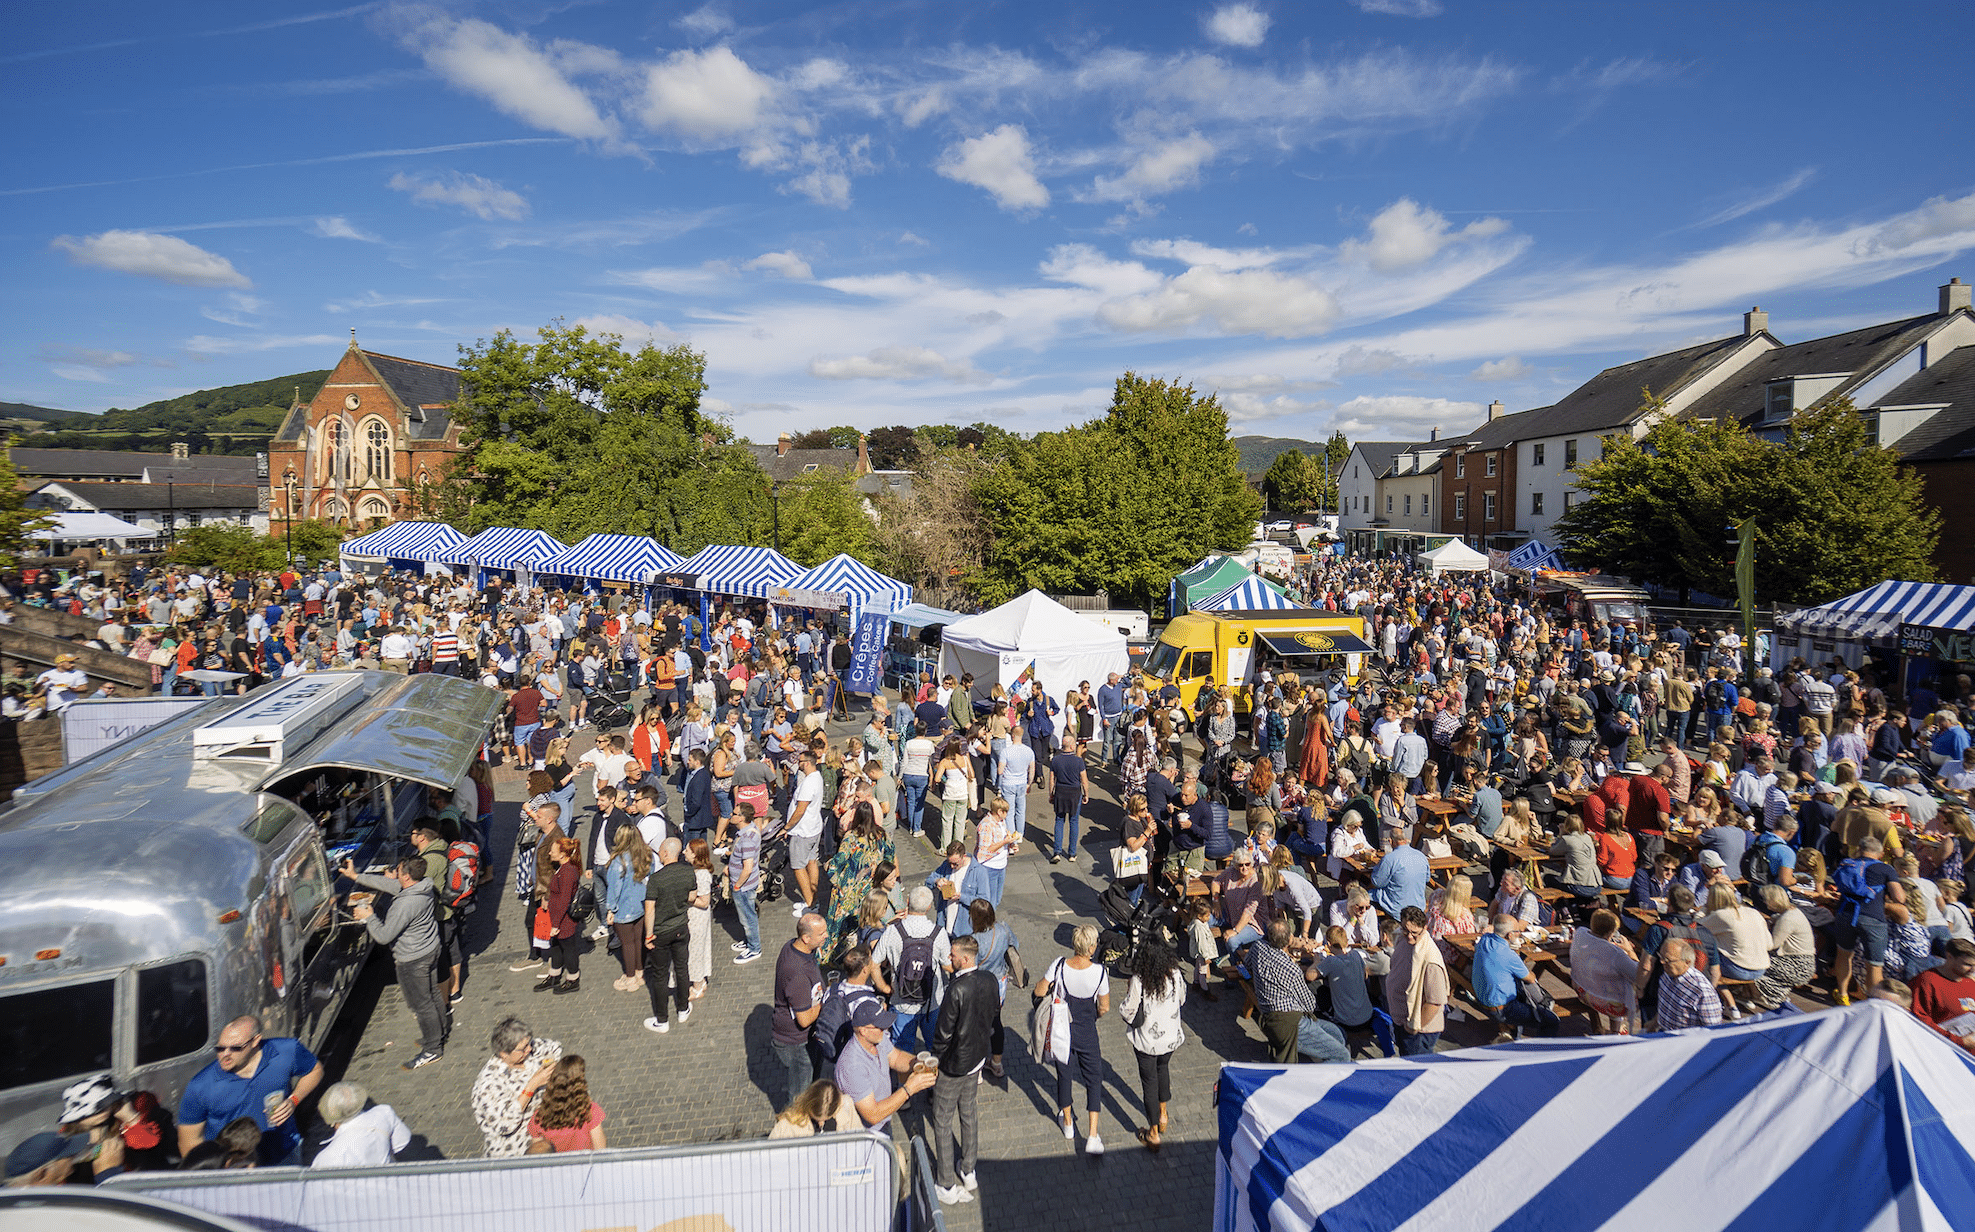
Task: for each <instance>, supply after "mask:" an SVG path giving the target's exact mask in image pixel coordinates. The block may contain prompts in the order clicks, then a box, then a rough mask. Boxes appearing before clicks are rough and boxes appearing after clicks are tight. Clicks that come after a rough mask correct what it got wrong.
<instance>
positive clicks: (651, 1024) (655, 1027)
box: [645, 1018, 672, 1035]
mask: <svg viewBox="0 0 1975 1232" xmlns="http://www.w3.org/2000/svg"><path fill="white" fill-rule="evenodd" d="M671 1029H672V1024H671V1023H669V1022H660V1021H659V1020H658V1019H656V1018H647V1019H645V1030H647V1031H656V1032H658V1033H659V1034H660V1035H663V1034H665V1033H666V1032H667V1031H670V1030H671Z"/></svg>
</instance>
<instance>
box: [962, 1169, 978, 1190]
mask: <svg viewBox="0 0 1975 1232" xmlns="http://www.w3.org/2000/svg"><path fill="white" fill-rule="evenodd" d="M960 1183H961V1184H962V1185H965V1186H966V1187H967V1192H969V1193H972V1192H974V1191H975V1190H977V1189H979V1188H980V1187H981V1178H980V1177H978V1176H976V1175H975V1174H973V1173H972V1172H962V1173H961V1174H960Z"/></svg>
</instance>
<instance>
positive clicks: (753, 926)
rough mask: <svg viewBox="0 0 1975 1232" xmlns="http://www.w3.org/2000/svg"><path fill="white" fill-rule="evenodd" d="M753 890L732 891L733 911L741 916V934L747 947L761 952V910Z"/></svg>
mask: <svg viewBox="0 0 1975 1232" xmlns="http://www.w3.org/2000/svg"><path fill="white" fill-rule="evenodd" d="M754 896H755V891H753V890H735V891H734V912H735V914H736V915H739V916H740V917H741V935H742V936H743V937H746V938H747V948H748V949H750V950H753V951H754V952H755V953H757V954H758V953H760V952H761V910H760V907H759V906H758V905H757V904H756V903H755V901H754Z"/></svg>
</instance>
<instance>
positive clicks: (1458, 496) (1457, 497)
mask: <svg viewBox="0 0 1975 1232" xmlns="http://www.w3.org/2000/svg"><path fill="white" fill-rule="evenodd" d="M1467 516H1468V498H1467V495H1466V494H1465V493H1461V492H1456V493H1454V520H1455V521H1456V522H1465V521H1466V520H1467Z"/></svg>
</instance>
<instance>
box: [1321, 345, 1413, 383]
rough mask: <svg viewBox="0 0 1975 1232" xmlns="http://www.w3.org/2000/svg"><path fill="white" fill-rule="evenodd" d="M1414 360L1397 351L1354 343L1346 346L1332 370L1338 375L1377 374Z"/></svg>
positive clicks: (1406, 364) (1409, 363)
mask: <svg viewBox="0 0 1975 1232" xmlns="http://www.w3.org/2000/svg"><path fill="white" fill-rule="evenodd" d="M1412 362H1413V361H1411V360H1408V359H1407V358H1406V357H1405V356H1404V355H1401V354H1399V352H1397V351H1387V350H1382V349H1376V348H1371V347H1364V346H1358V345H1355V344H1354V345H1352V346H1348V347H1346V348H1344V351H1343V353H1342V354H1340V355H1339V356H1338V357H1337V366H1336V367H1335V368H1333V369H1332V370H1331V371H1332V372H1333V373H1334V374H1335V375H1337V376H1338V377H1351V376H1377V375H1378V374H1379V373H1381V372H1391V371H1393V370H1395V369H1398V368H1404V367H1408V366H1409V365H1411V364H1412Z"/></svg>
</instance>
